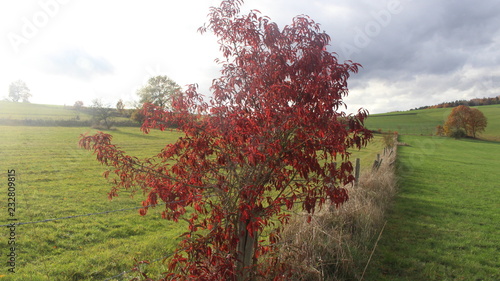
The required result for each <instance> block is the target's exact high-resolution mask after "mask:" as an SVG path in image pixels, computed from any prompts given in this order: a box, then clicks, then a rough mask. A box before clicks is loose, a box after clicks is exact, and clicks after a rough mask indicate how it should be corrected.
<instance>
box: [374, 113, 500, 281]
mask: <svg viewBox="0 0 500 281" xmlns="http://www.w3.org/2000/svg"><path fill="white" fill-rule="evenodd" d="M477 108H478V109H479V110H481V111H482V112H483V113H484V114H485V116H486V117H487V119H488V127H487V128H486V130H485V132H484V133H482V134H481V135H480V136H479V138H480V139H476V140H474V139H461V140H455V139H450V138H444V137H433V136H432V134H433V133H434V132H435V131H434V130H435V127H436V126H437V125H439V124H443V123H444V121H445V120H446V118H447V116H448V115H449V113H450V111H451V109H424V110H416V111H409V112H395V113H387V114H379V115H374V116H372V117H370V118H369V120H368V122H367V125H368V126H369V127H370V128H371V129H373V130H377V129H382V130H383V131H398V132H399V133H400V141H401V142H404V143H407V144H408V145H409V146H401V147H399V149H398V175H399V178H400V180H399V193H398V195H397V197H396V198H395V200H394V203H393V206H392V207H391V208H390V212H389V214H388V218H387V220H388V223H387V226H386V228H385V231H384V233H383V235H382V239H381V240H380V242H379V244H378V248H377V250H376V252H375V255H374V257H373V259H372V263H371V264H370V266H369V270H368V273H367V275H366V276H367V278H365V279H366V280H412V281H413V280H500V271H499V270H498V265H499V264H500V258H499V255H498V252H499V251H500V247H499V245H500V213H499V212H498V210H499V208H500V205H499V203H498V202H499V198H500V185H499V178H498V170H499V169H500V162H499V161H498V159H499V158H500V142H498V141H500V106H499V105H492V106H480V107H477Z"/></svg>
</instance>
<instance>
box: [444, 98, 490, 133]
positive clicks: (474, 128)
mask: <svg viewBox="0 0 500 281" xmlns="http://www.w3.org/2000/svg"><path fill="white" fill-rule="evenodd" d="M487 123H488V122H487V120H486V117H485V116H484V114H483V113H482V112H481V111H479V110H478V109H476V108H470V107H469V106H466V105H459V106H457V107H455V108H453V110H452V111H451V113H450V115H449V116H448V119H447V120H446V122H445V124H444V127H443V128H444V132H445V134H446V135H447V136H450V137H455V138H458V137H461V136H464V135H465V136H470V137H473V138H475V137H476V135H477V133H479V132H482V131H484V130H485V128H486V125H487Z"/></svg>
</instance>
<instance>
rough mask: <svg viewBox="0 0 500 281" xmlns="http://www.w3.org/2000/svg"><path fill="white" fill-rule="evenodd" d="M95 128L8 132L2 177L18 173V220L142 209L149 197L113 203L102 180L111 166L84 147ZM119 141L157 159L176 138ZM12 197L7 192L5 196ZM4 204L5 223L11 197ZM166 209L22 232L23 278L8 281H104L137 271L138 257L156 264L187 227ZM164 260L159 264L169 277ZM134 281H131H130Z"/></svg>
mask: <svg viewBox="0 0 500 281" xmlns="http://www.w3.org/2000/svg"><path fill="white" fill-rule="evenodd" d="M87 131H90V132H93V130H90V129H86V128H64V127H14V126H1V127H0V138H1V142H0V155H1V157H2V161H1V169H0V170H1V171H2V173H3V174H2V176H1V177H0V178H1V179H2V181H3V182H4V185H6V184H7V170H9V169H15V170H16V175H17V181H16V183H17V189H16V218H18V220H19V221H20V222H31V221H39V220H44V219H50V218H60V217H66V216H72V215H80V214H89V213H97V212H103V211H109V210H118V209H123V208H132V207H136V206H140V201H141V199H142V196H141V194H138V195H136V197H135V198H130V197H129V196H128V195H127V193H122V194H121V196H120V197H118V198H115V199H113V200H111V201H110V200H108V198H107V192H108V191H109V190H110V184H109V183H108V182H107V181H106V180H105V179H104V178H103V177H102V176H101V175H102V173H103V171H104V170H105V167H104V166H102V165H100V164H99V163H98V162H97V161H96V160H95V156H93V155H92V154H91V153H90V152H89V151H85V150H83V149H80V148H79V147H78V139H79V135H80V134H81V133H85V132H87ZM112 134H113V135H114V140H115V142H116V143H117V144H118V145H120V146H122V147H123V148H124V149H125V150H127V151H129V152H130V153H131V154H132V155H136V156H139V157H144V156H147V155H154V154H156V153H157V152H158V151H159V150H160V149H161V148H162V147H163V145H164V144H165V143H167V142H171V141H174V140H175V139H176V137H177V135H176V134H174V133H161V132H157V131H152V132H151V134H150V135H143V134H142V133H141V132H140V131H139V129H138V128H120V129H119V130H118V131H113V132H112ZM4 194H5V193H4ZM3 200H4V202H3V203H2V204H1V206H2V208H1V210H0V218H1V221H2V223H5V222H6V219H7V214H8V213H7V208H6V205H7V196H6V194H5V196H4V199H3ZM161 210H162V208H161V207H157V208H154V209H150V212H149V214H148V215H147V216H145V217H141V216H139V214H138V210H129V211H122V212H116V213H109V214H102V215H94V216H86V217H80V218H72V219H65V220H57V221H52V222H45V223H37V224H27V225H19V226H17V228H16V240H17V245H18V248H17V254H18V258H17V261H16V262H17V263H16V273H15V274H6V273H7V269H8V268H7V266H6V265H5V263H2V267H1V268H0V274H3V275H7V276H6V277H4V278H2V280H102V279H105V278H108V277H111V276H114V275H117V274H119V273H121V272H123V271H128V270H129V269H130V268H132V265H133V263H134V258H137V259H139V260H142V259H155V258H160V257H162V256H163V255H166V254H168V253H169V252H171V250H172V249H173V248H174V247H175V246H176V240H177V237H178V236H179V234H181V233H183V232H184V226H183V225H182V224H173V223H170V222H168V221H166V220H163V219H161V216H160V212H161ZM8 235H9V233H8V231H7V229H5V228H2V231H0V245H1V246H0V251H1V255H2V256H6V255H7V254H8V253H7V251H8V247H7V241H8ZM160 264H161V263H157V264H155V266H151V268H153V270H155V272H161V270H162V268H161V267H159V265H160ZM127 280H128V279H127Z"/></svg>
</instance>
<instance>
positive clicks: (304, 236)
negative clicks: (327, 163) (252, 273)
mask: <svg viewBox="0 0 500 281" xmlns="http://www.w3.org/2000/svg"><path fill="white" fill-rule="evenodd" d="M382 159H383V161H382V163H381V165H380V168H379V169H378V170H372V171H371V172H365V173H363V174H362V175H361V177H360V179H359V183H358V185H357V186H350V187H347V188H348V190H349V197H350V199H349V201H348V202H346V203H345V204H343V205H342V206H340V207H339V208H334V207H330V208H323V209H322V210H320V211H319V212H317V213H315V214H314V215H313V216H312V221H311V222H310V223H307V215H305V214H299V215H296V216H295V217H294V218H293V219H292V221H291V222H290V224H288V225H287V226H286V228H285V229H284V230H283V235H282V241H283V244H284V246H282V248H281V249H282V254H281V255H282V258H283V259H284V260H285V261H286V263H287V264H288V265H290V266H292V267H293V268H294V269H295V271H294V276H293V280H360V279H361V278H362V275H363V271H364V268H365V266H366V265H367V262H368V261H369V257H370V253H371V252H372V249H373V247H374V245H375V243H376V240H377V237H378V236H379V234H380V232H381V229H382V226H383V225H384V216H385V211H386V209H387V206H388V205H389V204H390V202H391V200H392V198H393V196H394V194H395V192H396V176H395V160H396V148H395V147H394V146H393V148H391V149H390V150H389V151H386V154H385V155H384V156H383V157H382Z"/></svg>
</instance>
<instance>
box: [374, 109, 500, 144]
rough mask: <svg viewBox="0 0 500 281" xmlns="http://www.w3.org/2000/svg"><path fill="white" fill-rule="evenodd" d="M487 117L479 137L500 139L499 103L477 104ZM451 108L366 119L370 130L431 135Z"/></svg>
mask: <svg viewBox="0 0 500 281" xmlns="http://www.w3.org/2000/svg"><path fill="white" fill-rule="evenodd" d="M475 108H477V109H479V110H480V111H481V112H483V114H484V115H485V116H486V118H487V119H488V126H487V127H486V130H485V132H484V133H482V134H480V135H479V138H481V139H485V140H492V141H500V105H498V104H496V105H486V106H477V107H475ZM451 110H452V108H433V109H421V110H412V111H403V112H391V113H383V114H373V115H370V117H369V118H368V119H367V120H366V126H367V127H368V128H370V129H371V130H375V131H377V130H381V131H384V132H387V131H397V132H398V133H400V134H405V135H433V134H435V133H436V126H438V125H443V123H444V122H445V121H446V118H447V117H448V115H449V114H450V112H451Z"/></svg>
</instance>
